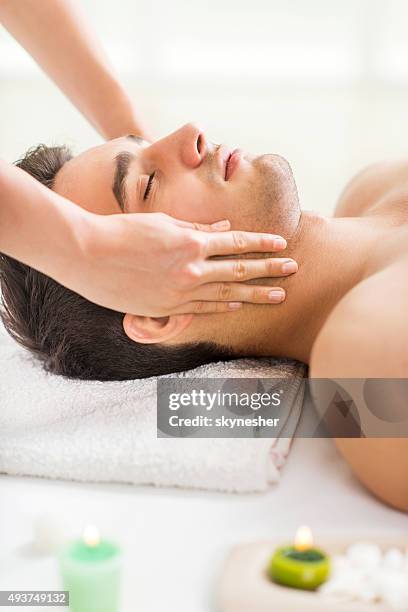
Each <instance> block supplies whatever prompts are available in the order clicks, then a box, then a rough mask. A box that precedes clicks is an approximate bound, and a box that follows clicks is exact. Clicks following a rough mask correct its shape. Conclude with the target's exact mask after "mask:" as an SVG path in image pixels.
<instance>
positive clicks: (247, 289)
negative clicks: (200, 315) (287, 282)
mask: <svg viewBox="0 0 408 612" xmlns="http://www.w3.org/2000/svg"><path fill="white" fill-rule="evenodd" d="M285 297H286V294H285V291H284V290H283V289H282V288H281V287H267V286H262V285H246V284H245V283H207V284H206V285H201V286H200V287H197V288H196V289H193V291H191V292H190V293H189V299H190V301H199V302H201V301H205V302H250V303H252V304H280V303H281V302H283V301H284V299H285Z"/></svg>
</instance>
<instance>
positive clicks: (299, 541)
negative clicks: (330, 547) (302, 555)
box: [295, 525, 313, 551]
mask: <svg viewBox="0 0 408 612" xmlns="http://www.w3.org/2000/svg"><path fill="white" fill-rule="evenodd" d="M312 546H313V535H312V530H311V529H310V527H308V526H307V525H302V526H301V527H299V529H298V530H297V532H296V536H295V548H296V550H299V551H304V550H309V548H312Z"/></svg>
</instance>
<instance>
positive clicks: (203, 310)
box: [170, 300, 242, 314]
mask: <svg viewBox="0 0 408 612" xmlns="http://www.w3.org/2000/svg"><path fill="white" fill-rule="evenodd" d="M241 307H242V303H241V302H203V301H201V300H197V301H196V302H188V303H186V304H181V305H180V306H179V307H177V308H176V309H174V310H173V311H172V312H171V313H170V314H215V313H220V312H236V311H237V310H239V309H240V308H241Z"/></svg>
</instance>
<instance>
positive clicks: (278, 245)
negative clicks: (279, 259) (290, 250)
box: [273, 238, 287, 249]
mask: <svg viewBox="0 0 408 612" xmlns="http://www.w3.org/2000/svg"><path fill="white" fill-rule="evenodd" d="M273 246H274V248H275V249H286V246H287V243H286V240H285V239H284V238H275V240H274V241H273Z"/></svg>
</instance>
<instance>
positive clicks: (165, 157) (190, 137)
mask: <svg viewBox="0 0 408 612" xmlns="http://www.w3.org/2000/svg"><path fill="white" fill-rule="evenodd" d="M150 149H151V152H152V153H154V154H155V156H156V158H160V162H161V164H162V165H168V164H170V163H171V164H172V166H173V167H174V163H175V162H176V163H178V164H179V165H181V166H183V167H184V168H190V169H194V168H197V167H198V166H199V165H200V164H201V162H202V161H203V159H204V157H205V156H206V151H207V141H206V138H205V135H204V131H203V130H202V129H201V127H199V126H198V125H196V124H194V123H187V124H186V125H183V127H181V128H179V129H178V130H176V131H175V132H173V133H172V134H169V136H166V137H165V138H162V139H161V140H158V141H157V142H155V143H154V144H153V145H151V146H150Z"/></svg>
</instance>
